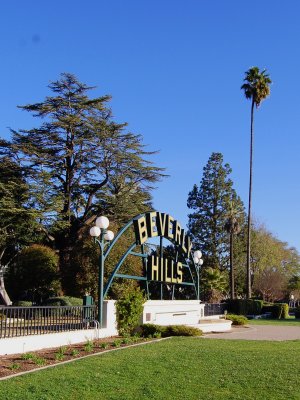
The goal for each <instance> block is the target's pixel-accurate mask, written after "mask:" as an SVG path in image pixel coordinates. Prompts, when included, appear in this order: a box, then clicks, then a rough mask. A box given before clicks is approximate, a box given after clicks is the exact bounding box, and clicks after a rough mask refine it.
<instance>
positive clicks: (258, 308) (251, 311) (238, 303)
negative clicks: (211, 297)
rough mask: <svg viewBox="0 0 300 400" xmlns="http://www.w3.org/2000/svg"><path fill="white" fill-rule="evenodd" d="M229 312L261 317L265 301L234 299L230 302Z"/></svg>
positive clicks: (228, 302)
mask: <svg viewBox="0 0 300 400" xmlns="http://www.w3.org/2000/svg"><path fill="white" fill-rule="evenodd" d="M226 303H227V304H228V311H229V312H230V313H232V314H235V315H259V314H261V313H262V308H263V300H256V299H249V300H246V299H234V300H228V301H227V302H226Z"/></svg>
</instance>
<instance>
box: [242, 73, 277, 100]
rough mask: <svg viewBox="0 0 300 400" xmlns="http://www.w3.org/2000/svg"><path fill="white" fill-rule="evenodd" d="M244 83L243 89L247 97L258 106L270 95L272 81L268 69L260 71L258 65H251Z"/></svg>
mask: <svg viewBox="0 0 300 400" xmlns="http://www.w3.org/2000/svg"><path fill="white" fill-rule="evenodd" d="M244 82H245V83H244V84H243V85H242V86H241V89H242V90H243V91H244V94H245V97H246V99H250V100H251V101H252V102H253V103H254V104H255V106H256V107H259V106H260V104H261V102H262V101H263V100H264V99H266V98H267V97H268V96H269V95H270V85H271V83H272V81H271V79H270V77H269V74H267V72H266V69H264V70H262V71H260V70H259V68H258V67H251V68H250V69H249V70H248V71H246V72H245V79H244Z"/></svg>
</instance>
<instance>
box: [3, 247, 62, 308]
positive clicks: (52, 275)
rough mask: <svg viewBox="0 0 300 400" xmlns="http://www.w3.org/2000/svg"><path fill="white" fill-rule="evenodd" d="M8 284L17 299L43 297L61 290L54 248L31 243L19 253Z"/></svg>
mask: <svg viewBox="0 0 300 400" xmlns="http://www.w3.org/2000/svg"><path fill="white" fill-rule="evenodd" d="M7 286H8V287H9V288H10V292H11V293H12V294H13V298H15V299H21V298H25V299H31V300H33V301H35V302H40V301H41V299H43V298H46V297H49V295H53V294H56V293H57V292H58V291H59V290H60V284H59V275H58V256H57V254H56V253H55V251H54V250H52V249H51V248H49V247H46V246H42V245H31V246H29V247H27V248H24V249H23V250H22V251H21V252H20V254H19V255H18V258H17V261H16V263H14V265H13V266H12V267H11V268H10V271H9V274H8V276H7Z"/></svg>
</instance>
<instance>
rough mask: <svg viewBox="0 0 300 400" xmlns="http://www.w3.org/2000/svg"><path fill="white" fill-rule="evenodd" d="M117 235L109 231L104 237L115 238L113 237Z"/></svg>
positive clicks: (107, 238) (106, 238)
mask: <svg viewBox="0 0 300 400" xmlns="http://www.w3.org/2000/svg"><path fill="white" fill-rule="evenodd" d="M114 237H115V234H114V233H113V232H112V231H107V232H106V234H105V235H104V239H105V240H109V241H111V240H113V238H114Z"/></svg>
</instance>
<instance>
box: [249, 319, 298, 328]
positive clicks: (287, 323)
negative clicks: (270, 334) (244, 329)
mask: <svg viewBox="0 0 300 400" xmlns="http://www.w3.org/2000/svg"><path fill="white" fill-rule="evenodd" d="M249 324H250V325H285V326H299V327H300V319H295V318H292V317H291V318H288V319H250V320H249Z"/></svg>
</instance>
